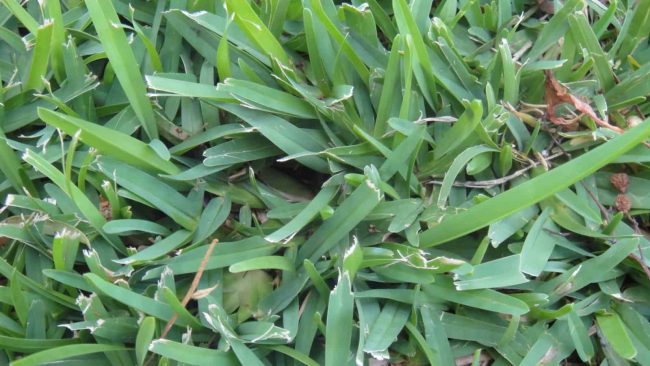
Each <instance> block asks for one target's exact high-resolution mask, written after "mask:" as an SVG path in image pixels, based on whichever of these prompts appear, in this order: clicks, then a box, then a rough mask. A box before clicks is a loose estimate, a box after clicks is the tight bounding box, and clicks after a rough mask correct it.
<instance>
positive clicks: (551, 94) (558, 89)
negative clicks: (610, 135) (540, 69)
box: [544, 70, 624, 133]
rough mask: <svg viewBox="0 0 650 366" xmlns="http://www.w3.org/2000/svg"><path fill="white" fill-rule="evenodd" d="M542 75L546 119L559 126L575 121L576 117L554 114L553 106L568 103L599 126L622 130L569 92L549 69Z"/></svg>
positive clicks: (620, 131)
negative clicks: (546, 109)
mask: <svg viewBox="0 0 650 366" xmlns="http://www.w3.org/2000/svg"><path fill="white" fill-rule="evenodd" d="M544 75H546V82H545V83H544V89H545V94H546V105H547V107H548V112H547V113H548V119H549V120H550V121H551V122H553V123H554V124H556V125H559V126H567V125H572V124H574V123H575V122H576V119H571V120H566V119H564V118H561V117H558V116H557V115H556V114H555V108H556V107H557V106H558V105H559V104H561V103H568V104H571V105H572V106H573V107H574V108H575V109H576V110H577V111H579V112H580V113H582V114H585V115H587V116H588V117H589V118H591V119H592V120H593V121H594V122H596V124H597V125H599V126H600V127H604V128H608V129H610V130H612V131H615V132H618V133H623V132H624V131H623V129H621V128H620V127H617V126H612V125H610V124H609V123H608V122H606V121H603V120H602V119H600V118H599V117H598V115H596V112H594V110H593V108H591V106H590V105H589V104H588V103H586V102H584V101H582V100H581V99H579V98H578V97H576V96H574V95H573V94H571V93H570V92H569V90H568V89H567V88H566V87H565V86H564V85H562V84H560V83H559V82H558V81H557V79H555V76H553V73H552V72H551V71H550V70H545V71H544Z"/></svg>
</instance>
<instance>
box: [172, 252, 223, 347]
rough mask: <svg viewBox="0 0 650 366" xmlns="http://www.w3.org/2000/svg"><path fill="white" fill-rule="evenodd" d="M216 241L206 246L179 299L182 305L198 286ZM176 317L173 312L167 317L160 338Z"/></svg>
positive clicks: (185, 303)
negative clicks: (183, 295)
mask: <svg viewBox="0 0 650 366" xmlns="http://www.w3.org/2000/svg"><path fill="white" fill-rule="evenodd" d="M218 242H219V240H218V239H214V240H212V242H211V243H210V245H209V246H208V250H206V252H205V255H204V256H203V259H202V260H201V264H199V269H198V271H196V274H195V275H194V279H193V280H192V284H191V285H190V288H189V289H187V293H186V294H185V297H184V298H183V301H181V305H183V307H185V306H187V304H188V303H189V302H190V300H191V299H192V295H193V294H194V292H195V291H196V288H197V287H198V286H199V281H201V276H203V271H204V270H205V266H206V265H207V264H208V260H209V259H210V255H212V251H213V250H214V247H215V246H216V245H217V243H218ZM176 319H178V314H177V313H174V315H172V317H171V319H169V321H168V322H167V324H166V325H165V329H164V330H163V332H162V334H161V335H160V338H165V336H167V333H169V330H170V329H171V328H172V326H173V325H174V323H175V322H176Z"/></svg>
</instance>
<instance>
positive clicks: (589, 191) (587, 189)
mask: <svg viewBox="0 0 650 366" xmlns="http://www.w3.org/2000/svg"><path fill="white" fill-rule="evenodd" d="M580 184H582V187H583V188H584V189H585V192H587V194H588V195H589V197H591V200H592V201H594V203H595V204H596V206H598V209H599V210H600V213H601V214H602V215H603V217H605V220H607V222H609V212H607V209H606V208H605V206H603V205H602V204H601V203H600V202H599V201H598V198H596V196H595V195H594V193H593V192H592V191H591V190H590V189H589V187H587V185H586V184H585V182H583V181H580Z"/></svg>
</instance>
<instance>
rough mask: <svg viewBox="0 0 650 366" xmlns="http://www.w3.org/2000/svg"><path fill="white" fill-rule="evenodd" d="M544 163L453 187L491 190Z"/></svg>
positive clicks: (433, 182) (554, 155)
mask: <svg viewBox="0 0 650 366" xmlns="http://www.w3.org/2000/svg"><path fill="white" fill-rule="evenodd" d="M562 155H564V153H562V152H559V153H556V154H553V155H551V156H549V157H547V158H546V161H549V160H553V159H555V158H557V157H560V156H562ZM541 164H542V163H539V162H535V161H533V162H531V164H530V165H529V166H527V167H525V168H522V169H519V170H517V171H516V172H514V173H512V174H510V175H506V176H505V177H502V178H498V179H488V180H477V181H471V182H454V184H453V186H454V187H465V188H491V187H494V186H498V185H499V184H504V183H507V182H509V181H511V180H513V179H515V178H517V177H519V176H522V175H523V174H524V173H526V172H527V171H529V170H531V169H533V168H534V167H536V166H538V165H541ZM428 183H429V184H436V185H441V184H442V181H439V180H431V181H429V182H428Z"/></svg>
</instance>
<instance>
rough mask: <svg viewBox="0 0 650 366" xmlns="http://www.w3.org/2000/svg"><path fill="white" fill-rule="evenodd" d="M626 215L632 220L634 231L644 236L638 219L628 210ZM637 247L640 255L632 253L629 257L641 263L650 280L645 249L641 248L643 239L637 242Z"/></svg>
mask: <svg viewBox="0 0 650 366" xmlns="http://www.w3.org/2000/svg"><path fill="white" fill-rule="evenodd" d="M625 217H626V218H627V219H628V220H630V222H631V223H632V229H633V230H634V233H635V234H638V235H641V236H643V233H641V228H639V223H638V222H636V220H635V219H634V218H633V217H632V215H630V213H629V212H626V213H625ZM637 249H639V255H636V254H633V253H630V255H628V257H630V258H632V259H634V260H635V261H636V262H637V263H638V264H639V266H641V269H642V270H643V273H645V275H646V277H648V280H649V281H650V269H649V268H648V266H647V265H646V264H645V258H643V251H642V250H641V241H639V244H637Z"/></svg>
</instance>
